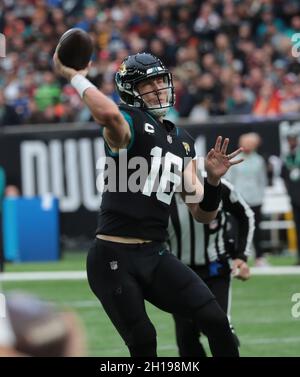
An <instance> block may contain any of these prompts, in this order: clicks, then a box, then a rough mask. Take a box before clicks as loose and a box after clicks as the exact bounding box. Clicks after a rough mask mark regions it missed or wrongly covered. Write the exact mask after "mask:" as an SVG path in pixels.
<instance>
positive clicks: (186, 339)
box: [173, 271, 239, 357]
mask: <svg viewBox="0 0 300 377" xmlns="http://www.w3.org/2000/svg"><path fill="white" fill-rule="evenodd" d="M203 280H204V282H205V283H206V284H207V286H208V287H209V289H210V290H211V292H212V293H213V294H214V295H215V297H216V299H217V302H218V303H219V305H220V306H221V308H222V309H223V311H224V312H225V313H228V305H230V303H229V296H230V294H231V292H230V281H231V277H230V271H228V273H227V274H224V275H219V276H214V277H210V278H207V279H203ZM173 317H174V320H175V331H176V341H177V346H178V351H179V356H181V357H200V356H201V357H205V356H206V353H205V350H204V348H203V346H202V344H201V342H200V332H199V329H198V327H197V324H196V323H195V322H194V321H192V320H190V319H188V318H184V317H181V316H180V315H178V314H175V315H173ZM231 329H232V331H233V328H231ZM233 336H234V339H235V342H236V344H237V345H239V340H238V337H237V336H236V334H235V333H233Z"/></svg>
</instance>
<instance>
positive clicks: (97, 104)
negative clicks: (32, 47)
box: [53, 49, 131, 149]
mask: <svg viewBox="0 0 300 377" xmlns="http://www.w3.org/2000/svg"><path fill="white" fill-rule="evenodd" d="M53 62H54V68H55V72H56V73H57V74H58V75H60V76H62V77H64V78H66V79H67V80H68V81H70V82H71V84H72V86H73V87H74V88H75V89H76V90H77V92H78V93H79V95H80V96H81V98H82V100H83V101H84V103H85V104H86V105H87V106H88V108H89V109H90V111H91V113H92V115H93V117H94V119H95V121H96V122H97V123H99V124H100V125H101V126H103V127H104V138H105V140H106V141H107V142H108V144H109V146H110V147H111V148H117V149H119V148H126V146H127V145H128V144H129V142H130V137H131V134H130V127H129V125H128V123H127V121H126V120H125V118H124V117H123V115H122V113H121V112H120V111H119V108H118V106H117V105H116V104H115V103H114V102H113V101H112V100H111V99H110V98H108V97H107V96H106V95H104V94H103V93H102V92H101V91H100V90H98V89H97V88H96V87H95V86H94V85H93V84H92V83H91V82H90V81H89V80H88V79H86V77H85V76H86V75H87V74H88V68H89V66H87V67H86V68H85V69H83V70H80V71H76V70H75V69H73V68H69V67H66V66H64V65H63V64H62V63H61V62H60V60H59V59H58V55H57V49H56V52H55V54H54V56H53Z"/></svg>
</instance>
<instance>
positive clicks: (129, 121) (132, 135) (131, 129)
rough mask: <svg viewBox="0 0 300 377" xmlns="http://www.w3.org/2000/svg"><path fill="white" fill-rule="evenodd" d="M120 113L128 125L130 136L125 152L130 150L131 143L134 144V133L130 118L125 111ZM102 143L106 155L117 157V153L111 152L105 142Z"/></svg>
mask: <svg viewBox="0 0 300 377" xmlns="http://www.w3.org/2000/svg"><path fill="white" fill-rule="evenodd" d="M121 113H122V115H123V117H124V118H125V119H126V121H127V123H128V124H129V128H130V134H131V137H130V142H129V144H128V146H127V148H126V149H127V151H129V150H130V149H131V148H132V146H133V143H134V140H135V133H134V127H133V121H132V118H131V116H130V115H129V114H128V113H126V111H123V110H121ZM104 143H105V147H106V149H107V152H108V154H109V155H110V156H111V157H116V156H119V152H113V151H112V150H111V149H110V147H109V145H108V144H107V142H106V141H105V140H104Z"/></svg>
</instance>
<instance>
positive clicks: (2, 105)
mask: <svg viewBox="0 0 300 377" xmlns="http://www.w3.org/2000/svg"><path fill="white" fill-rule="evenodd" d="M20 121H21V119H20V117H19V115H18V114H17V113H16V110H15V109H14V108H13V107H12V106H10V105H8V104H7V102H6V100H5V97H4V94H3V92H2V91H1V90H0V126H11V125H17V124H19V123H20Z"/></svg>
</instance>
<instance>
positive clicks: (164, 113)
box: [147, 107, 169, 117]
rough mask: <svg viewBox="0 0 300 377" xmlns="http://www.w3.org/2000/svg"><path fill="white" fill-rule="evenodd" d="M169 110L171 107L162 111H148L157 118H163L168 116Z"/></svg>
mask: <svg viewBox="0 0 300 377" xmlns="http://www.w3.org/2000/svg"><path fill="white" fill-rule="evenodd" d="M168 110H169V107H163V108H161V109H149V108H148V109H147V111H149V113H150V114H152V115H154V116H156V117H163V116H165V115H166V114H167V112H168Z"/></svg>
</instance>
